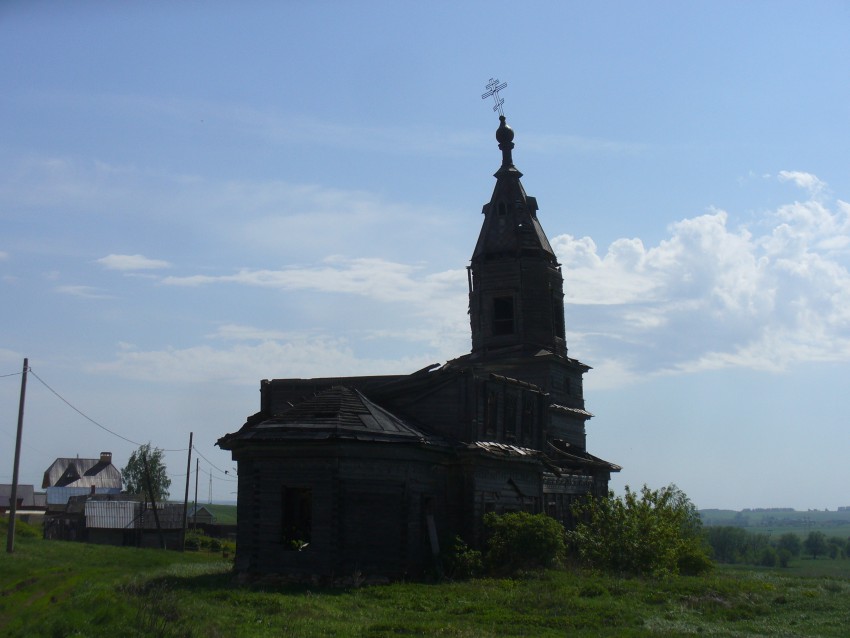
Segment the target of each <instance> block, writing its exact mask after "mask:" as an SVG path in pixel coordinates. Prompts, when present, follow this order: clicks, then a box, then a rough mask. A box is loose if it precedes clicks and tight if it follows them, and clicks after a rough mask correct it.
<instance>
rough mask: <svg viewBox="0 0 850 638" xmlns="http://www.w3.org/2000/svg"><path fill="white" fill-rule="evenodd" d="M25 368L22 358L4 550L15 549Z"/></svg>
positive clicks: (26, 365) (12, 550)
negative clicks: (19, 397) (22, 365)
mask: <svg viewBox="0 0 850 638" xmlns="http://www.w3.org/2000/svg"><path fill="white" fill-rule="evenodd" d="M27 370H29V359H26V358H25V359H24V369H23V371H22V372H21V401H20V403H19V404H18V436H17V438H16V439H15V464H14V468H13V469H12V497H11V502H10V503H9V528H8V530H7V533H6V552H7V553H9V554H12V553H14V551H15V516H16V515H17V513H18V470H19V469H20V466H21V435H22V434H23V430H24V401H25V399H26V396H27Z"/></svg>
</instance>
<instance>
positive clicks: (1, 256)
mask: <svg viewBox="0 0 850 638" xmlns="http://www.w3.org/2000/svg"><path fill="white" fill-rule="evenodd" d="M6 259H9V253H7V252H6V251H5V250H0V261H5V260H6Z"/></svg>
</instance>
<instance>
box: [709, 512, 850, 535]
mask: <svg viewBox="0 0 850 638" xmlns="http://www.w3.org/2000/svg"><path fill="white" fill-rule="evenodd" d="M699 513H700V517H701V518H702V521H703V524H704V525H732V526H734V527H742V528H744V529H745V530H747V531H748V532H754V533H759V534H769V535H771V536H778V535H780V534H784V533H786V532H794V533H795V534H799V535H800V536H806V535H807V534H808V533H809V532H810V531H813V530H817V531H821V532H823V533H824V534H826V535H827V536H838V537H840V538H844V539H846V538H848V537H850V512H845V511H841V512H835V511H830V512H827V511H819V510H811V511H805V512H804V511H798V510H792V511H776V510H744V511H740V512H739V511H735V510H700V512H699Z"/></svg>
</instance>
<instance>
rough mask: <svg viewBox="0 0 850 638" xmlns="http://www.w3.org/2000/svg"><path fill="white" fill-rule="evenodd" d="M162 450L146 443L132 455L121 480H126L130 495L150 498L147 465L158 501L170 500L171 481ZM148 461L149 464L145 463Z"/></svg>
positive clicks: (154, 496) (123, 470) (154, 494)
mask: <svg viewBox="0 0 850 638" xmlns="http://www.w3.org/2000/svg"><path fill="white" fill-rule="evenodd" d="M162 454H163V452H162V450H161V449H160V448H158V447H155V448H152V447H151V444H150V443H145V444H144V445H142V446H140V447H139V449H138V450H136V451H135V452H133V453H132V454H131V455H130V460H129V461H127V465H126V466H125V467H124V468H122V469H121V478H122V479H124V491H125V492H127V493H129V494H141V495H143V496H145V498H147V497H148V489H147V483H146V477H145V465H147V470H148V472H149V473H150V481H151V490H152V491H153V498H154V500H156V501H163V500H165V499H167V498H168V488H169V487H171V479H170V478H168V475H167V474H166V471H165V461H163V459H162ZM145 461H147V463H145Z"/></svg>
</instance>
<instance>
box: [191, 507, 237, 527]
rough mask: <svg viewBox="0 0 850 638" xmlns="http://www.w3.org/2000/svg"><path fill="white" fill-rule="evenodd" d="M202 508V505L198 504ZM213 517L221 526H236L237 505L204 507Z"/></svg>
mask: <svg viewBox="0 0 850 638" xmlns="http://www.w3.org/2000/svg"><path fill="white" fill-rule="evenodd" d="M198 507H201V504H200V503H199V504H198ZM203 507H206V508H207V509H208V510H209V511H210V512H212V515H213V516H215V519H216V520H215V522H216V523H218V524H219V525H236V506H235V505H203Z"/></svg>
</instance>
